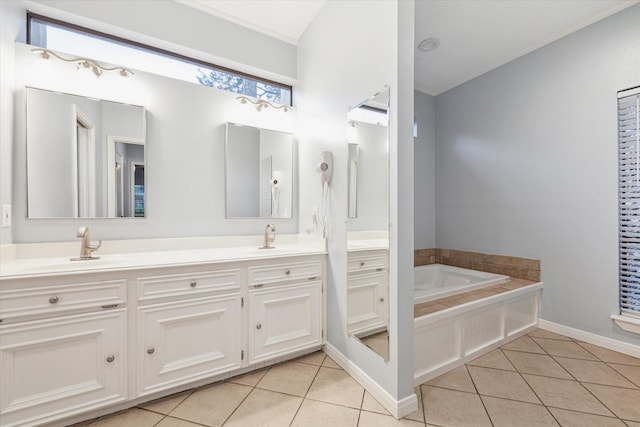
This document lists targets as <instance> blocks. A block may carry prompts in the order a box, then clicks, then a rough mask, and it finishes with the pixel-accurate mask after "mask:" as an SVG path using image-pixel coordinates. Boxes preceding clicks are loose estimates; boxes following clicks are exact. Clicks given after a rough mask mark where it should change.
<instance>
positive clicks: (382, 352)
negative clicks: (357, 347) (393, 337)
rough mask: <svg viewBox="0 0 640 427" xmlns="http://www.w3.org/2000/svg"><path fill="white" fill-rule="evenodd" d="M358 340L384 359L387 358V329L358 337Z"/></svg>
mask: <svg viewBox="0 0 640 427" xmlns="http://www.w3.org/2000/svg"><path fill="white" fill-rule="evenodd" d="M360 341H361V342H362V344H364V345H366V346H367V347H369V348H370V349H371V350H372V351H373V352H374V353H376V354H378V355H379V356H380V357H382V358H383V359H384V360H389V334H388V333H387V331H385V332H381V333H379V334H375V335H371V336H368V337H365V338H360Z"/></svg>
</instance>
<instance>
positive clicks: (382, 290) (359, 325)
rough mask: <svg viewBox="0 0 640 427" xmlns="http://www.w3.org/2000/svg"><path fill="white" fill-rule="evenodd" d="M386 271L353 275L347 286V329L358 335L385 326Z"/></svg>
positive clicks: (386, 301) (386, 300)
mask: <svg viewBox="0 0 640 427" xmlns="http://www.w3.org/2000/svg"><path fill="white" fill-rule="evenodd" d="M388 280H389V279H388V273H387V272H386V271H380V272H374V273H367V274H354V275H351V276H349V278H348V284H347V294H348V296H347V304H348V307H347V313H349V318H348V319H347V328H348V331H349V333H351V334H354V335H358V334H366V333H369V332H371V333H373V332H375V331H376V330H378V329H383V328H384V327H386V326H387V313H388V310H387V304H388V299H389V298H388V296H387V288H388V285H387V282H388Z"/></svg>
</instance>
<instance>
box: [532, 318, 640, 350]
mask: <svg viewBox="0 0 640 427" xmlns="http://www.w3.org/2000/svg"><path fill="white" fill-rule="evenodd" d="M538 326H539V327H540V329H545V330H547V331H551V332H555V333H556V334H561V335H565V336H567V337H571V338H575V339H577V340H581V341H584V342H588V343H589V344H594V345H598V346H600V347H604V348H608V349H609V350H613V351H617V352H619V353H624V354H627V355H629V356H633V357H637V358H640V345H635V344H630V343H626V342H623V341H618V340H614V339H612V338H607V337H603V336H601V335H596V334H592V333H591V332H585V331H581V330H580V329H574V328H570V327H569V326H564V325H560V324H558V323H553V322H549V321H548V320H543V319H540V320H539V323H538Z"/></svg>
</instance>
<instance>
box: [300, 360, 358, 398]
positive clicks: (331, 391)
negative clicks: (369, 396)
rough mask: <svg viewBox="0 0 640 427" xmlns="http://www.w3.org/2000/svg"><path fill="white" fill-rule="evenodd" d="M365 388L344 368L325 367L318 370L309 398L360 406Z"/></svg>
mask: <svg viewBox="0 0 640 427" xmlns="http://www.w3.org/2000/svg"><path fill="white" fill-rule="evenodd" d="M363 396H364V388H362V386H361V385H360V384H358V383H357V382H356V380H354V379H353V378H351V377H350V376H349V374H347V373H346V372H345V371H343V370H342V369H332V368H325V367H324V366H323V367H321V368H320V370H319V371H318V375H316V378H315V380H313V383H312V384H311V388H310V389H309V392H308V393H307V398H309V399H313V400H320V401H322V402H327V403H334V404H336V405H344V406H349V407H351V408H358V409H359V408H360V405H361V404H362V397H363Z"/></svg>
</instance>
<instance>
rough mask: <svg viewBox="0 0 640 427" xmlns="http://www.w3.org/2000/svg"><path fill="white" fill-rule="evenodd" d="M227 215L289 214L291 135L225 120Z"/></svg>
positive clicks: (291, 156)
mask: <svg viewBox="0 0 640 427" xmlns="http://www.w3.org/2000/svg"><path fill="white" fill-rule="evenodd" d="M225 155H226V158H225V169H226V171H225V176H226V202H227V203H226V207H227V210H226V212H227V218H291V211H292V207H291V203H292V195H293V176H292V173H293V172H292V171H293V135H292V134H290V133H285V132H278V131H274V130H268V129H261V128H256V127H251V126H243V125H238V124H235V123H227V129H226V144H225Z"/></svg>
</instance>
